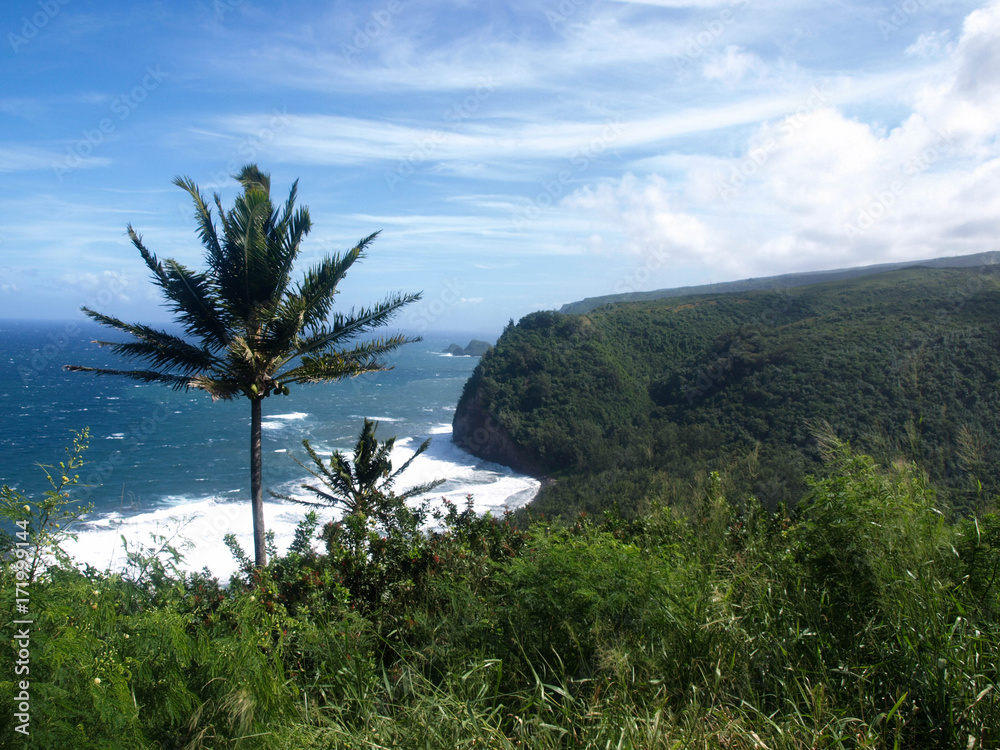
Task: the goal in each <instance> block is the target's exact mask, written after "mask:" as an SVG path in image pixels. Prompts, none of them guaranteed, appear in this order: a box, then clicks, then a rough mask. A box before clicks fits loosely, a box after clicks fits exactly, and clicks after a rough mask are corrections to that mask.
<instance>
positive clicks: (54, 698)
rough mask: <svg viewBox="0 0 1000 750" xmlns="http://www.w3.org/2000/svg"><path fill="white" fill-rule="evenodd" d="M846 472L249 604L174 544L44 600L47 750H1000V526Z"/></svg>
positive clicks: (490, 545) (919, 485) (308, 582)
mask: <svg viewBox="0 0 1000 750" xmlns="http://www.w3.org/2000/svg"><path fill="white" fill-rule="evenodd" d="M826 450H827V453H828V458H829V461H830V468H831V470H830V472H829V475H828V477H827V478H825V479H819V480H814V481H813V482H812V483H811V486H810V490H809V492H808V494H807V496H806V497H804V498H803V499H802V502H801V503H800V504H799V506H798V508H797V509H796V511H795V512H794V513H790V512H787V511H784V510H782V509H779V511H778V512H775V513H768V512H765V511H764V510H763V509H762V508H761V507H760V505H759V504H758V503H757V502H756V501H755V500H754V499H753V498H745V497H741V498H727V497H726V496H725V494H724V489H725V487H726V482H725V477H718V476H714V475H713V476H710V477H707V478H706V480H705V482H704V484H703V485H702V486H701V487H699V488H698V490H697V492H695V493H693V494H692V495H691V496H690V498H689V500H688V501H687V502H686V503H684V504H674V505H672V506H670V507H668V506H666V505H664V504H662V503H660V502H658V498H657V497H655V496H654V497H650V498H649V502H650V507H651V511H650V513H648V514H647V515H645V516H643V517H641V518H637V519H630V520H625V519H622V518H620V517H617V516H615V515H613V514H609V515H607V516H606V517H604V518H602V519H596V520H595V519H588V518H586V517H581V518H580V519H579V520H578V521H577V522H576V523H575V524H574V525H572V526H568V527H567V526H559V525H556V524H549V523H545V522H542V521H536V522H535V523H533V524H532V525H530V526H529V527H527V528H526V529H520V530H519V529H516V528H514V527H512V526H511V525H509V524H508V523H507V522H506V520H504V519H492V518H489V517H486V518H482V517H477V516H475V514H473V513H471V511H470V510H468V509H466V510H464V511H459V509H457V508H452V509H451V510H450V511H449V512H448V514H447V516H446V517H445V518H443V519H442V524H443V530H441V531H438V532H427V533H409V534H403V535H402V536H396V537H390V538H385V539H382V538H377V537H372V538H370V539H368V540H367V541H366V543H365V544H357V543H355V542H356V541H357V540H352V539H350V538H348V536H349V533H350V531H349V530H345V529H344V528H343V527H341V528H327V529H324V531H323V533H322V535H321V536H322V539H323V540H324V548H323V549H321V550H319V551H316V550H312V549H310V548H309V547H308V545H305V544H298V545H297V548H296V550H295V551H294V552H292V553H289V554H288V555H286V556H285V557H282V558H278V559H276V560H274V561H273V562H272V563H271V565H270V566H269V567H268V568H267V569H266V570H264V571H262V572H257V573H252V572H248V573H246V574H245V575H242V576H240V577H236V578H234V579H233V580H232V581H231V582H230V584H229V586H228V587H221V586H219V584H218V582H216V581H214V580H212V579H206V578H205V577H203V576H196V575H195V576H192V575H185V574H181V573H178V572H177V570H176V568H174V567H172V566H171V565H170V564H169V562H170V559H171V554H172V550H169V549H167V550H165V549H164V548H163V547H160V548H158V549H151V550H146V551H145V552H137V553H136V554H137V555H138V557H136V558H135V559H134V560H133V562H134V563H135V564H134V565H133V566H132V567H131V568H130V571H131V572H130V573H128V572H127V573H126V574H124V575H111V574H106V573H99V572H96V571H93V570H86V571H81V570H77V569H74V568H72V567H71V566H68V565H65V564H63V565H60V564H58V563H56V564H53V565H52V566H51V567H49V568H48V569H47V570H46V571H45V572H44V574H43V575H41V576H40V577H39V579H38V580H37V581H33V583H32V587H33V588H32V592H33V593H32V597H33V600H32V601H33V604H37V606H38V611H39V612H40V613H41V614H40V618H39V621H38V624H37V626H36V631H35V632H36V640H34V641H33V651H32V664H31V670H32V671H31V680H32V686H33V687H32V695H33V698H32V700H33V704H32V725H31V728H32V739H31V743H32V744H33V745H35V746H39V747H61V746H62V747H81V748H82V747H87V748H129V749H130V750H131V749H133V748H135V749H139V748H178V749H179V748H192V749H193V748H286V749H287V750H293V749H294V750H298V749H299V748H399V747H401V748H484V747H486V748H602V749H606V748H746V749H747V750H750V749H751V748H753V749H759V748H772V749H775V750H776V749H778V748H789V749H792V748H795V749H796V750H799V749H805V748H940V747H945V748H956V749H957V748H962V749H963V750H968V749H970V748H991V747H997V746H998V745H1000V696H998V694H997V680H998V674H997V669H998V666H997V665H998V663H1000V653H998V652H1000V624H998V615H1000V518H998V516H997V515H996V514H995V513H991V512H987V509H983V510H982V512H981V513H980V514H979V515H978V516H977V517H974V518H952V517H950V514H949V511H948V509H947V507H945V505H944V503H943V502H942V501H941V498H940V497H939V496H938V495H937V494H936V493H935V492H934V491H933V489H932V488H930V487H928V486H927V485H926V483H925V482H924V480H923V478H922V476H921V474H920V472H919V471H917V470H916V469H915V468H914V467H912V466H909V465H899V466H893V467H889V468H888V469H880V468H879V467H877V466H876V465H875V464H874V463H873V462H872V461H871V460H870V459H868V458H866V457H864V456H857V455H854V454H852V453H851V452H850V450H849V449H848V448H847V446H845V445H843V444H840V443H837V442H836V441H833V440H828V441H827V443H826ZM8 510H10V512H12V513H13V512H14V510H16V508H13V507H12V508H9V509H8ZM358 533H361V532H358ZM365 533H368V532H365ZM345 534H347V535H348V536H345ZM143 554H145V555H146V558H145V559H141V558H142V556H143ZM164 555H166V556H165V557H164ZM163 560H166V564H165V563H164V562H163ZM12 571H13V566H11V565H7V566H5V567H4V572H3V574H2V575H3V580H2V583H3V586H2V589H0V607H2V608H9V609H7V610H6V611H11V610H12V609H13V606H14V602H13V598H14V589H13V580H14V579H13V572H12ZM35 597H37V599H36V598H35ZM14 648H15V646H14V643H13V641H4V642H3V644H2V647H0V662H2V663H5V664H9V665H11V664H13V662H14V659H15V657H14V653H15V651H14ZM3 680H4V681H2V682H0V699H2V700H3V702H4V705H8V706H9V705H11V704H12V702H13V696H14V694H15V692H16V691H15V688H14V682H13V681H12V680H11V678H10V670H8V671H7V672H6V673H5V674H4V676H3ZM3 721H4V722H5V724H4V726H3V729H2V734H0V737H2V742H3V743H4V746H5V747H18V746H23V745H24V743H23V742H21V740H22V738H21V736H20V735H17V734H15V733H14V732H13V727H12V726H11V724H10V721H11V719H10V714H9V713H7V714H5V715H4V718H3Z"/></svg>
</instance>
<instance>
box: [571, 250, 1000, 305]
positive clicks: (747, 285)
mask: <svg viewBox="0 0 1000 750" xmlns="http://www.w3.org/2000/svg"><path fill="white" fill-rule="evenodd" d="M997 263H1000V252H998V251H996V250H994V251H990V252H985V253H975V254H973V255H953V256H950V257H947V258H930V259H928V260H913V261H905V262H902V263H879V264H878V265H874V266H858V267H855V268H837V269H832V270H829V271H806V272H802V273H783V274H781V275H779V276H762V277H759V278H753V279H740V280H739V281H721V282H718V283H715V284H702V285H700V286H682V287H676V288H673V289H654V290H652V291H648V292H621V293H619V294H605V295H602V296H600V297H587V298H586V299H582V300H579V301H578V302H570V303H568V304H565V305H563V306H562V307H561V308H559V312H561V313H567V314H571V315H583V314H585V313H589V312H590V311H591V310H596V309H597V308H598V307H602V306H604V305H610V304H614V303H617V302H649V301H652V300H658V299H665V298H667V297H686V296H690V295H692V294H727V293H729V292H752V291H763V290H773V289H792V288H795V287H801V286H810V285H812V284H823V283H826V282H828V281H841V280H844V279H853V278H857V277H859V276H871V275H874V274H879V273H886V272H888V271H898V270H901V269H904V268H912V267H915V266H922V267H924V268H971V267H977V266H989V265H995V264H997Z"/></svg>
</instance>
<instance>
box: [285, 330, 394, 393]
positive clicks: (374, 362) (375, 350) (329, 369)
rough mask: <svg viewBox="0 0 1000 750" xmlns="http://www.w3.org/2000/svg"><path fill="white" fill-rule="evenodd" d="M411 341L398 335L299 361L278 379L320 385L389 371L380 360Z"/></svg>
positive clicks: (305, 357) (303, 358) (389, 368)
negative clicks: (370, 373)
mask: <svg viewBox="0 0 1000 750" xmlns="http://www.w3.org/2000/svg"><path fill="white" fill-rule="evenodd" d="M411 340H412V339H408V338H406V337H405V336H402V335H398V336H391V337H388V338H384V339H376V340H374V341H367V342H364V343H361V344H358V345H356V346H355V347H354V348H353V349H348V350H344V351H339V352H329V353H324V354H318V355H306V356H304V357H302V358H301V359H300V360H299V364H298V366H296V367H293V368H292V369H290V370H286V371H284V372H282V373H281V374H280V375H279V376H278V377H279V378H280V380H281V381H282V382H283V383H322V382H326V381H331V380H341V379H343V378H353V377H356V376H357V375H363V374H365V373H369V372H381V371H384V370H391V369H392V367H391V365H388V364H386V363H385V362H384V361H382V359H381V357H382V356H383V355H385V354H388V353H389V352H391V351H393V350H395V349H396V348H398V347H400V346H402V345H403V344H405V343H408V342H410V341H411Z"/></svg>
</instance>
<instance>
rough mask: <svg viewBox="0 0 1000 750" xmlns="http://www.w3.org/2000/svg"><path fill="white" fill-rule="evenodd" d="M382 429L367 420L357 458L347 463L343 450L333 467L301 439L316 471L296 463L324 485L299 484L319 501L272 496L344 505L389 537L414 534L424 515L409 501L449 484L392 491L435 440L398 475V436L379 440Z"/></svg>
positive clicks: (422, 447)
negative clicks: (394, 459) (394, 462)
mask: <svg viewBox="0 0 1000 750" xmlns="http://www.w3.org/2000/svg"><path fill="white" fill-rule="evenodd" d="M377 429H378V422H373V421H372V420H370V419H365V424H364V427H363V428H362V429H361V435H360V436H358V442H357V445H355V447H354V456H353V458H351V459H348V457H347V456H345V455H344V454H343V453H341V452H340V451H334V452H333V453H332V454H331V456H330V462H329V466H328V465H327V464H325V463H324V462H323V459H322V458H321V457H320V456H319V454H317V453H316V451H315V450H314V449H313V447H312V445H310V444H309V441H308V440H303V441H302V447H303V448H305V449H306V453H307V454H308V456H309V458H310V460H311V461H312V463H313V466H314V467H316V470H315V471H314V470H313V469H311V468H309V467H308V466H306V465H305V464H304V463H302V462H301V461H299V459H297V458H295V457H294V456H292V459H293V460H294V461H295V463H297V464H298V465H299V466H301V467H302V468H303V469H305V470H306V471H308V472H309V473H310V474H311V475H312V476H313V477H315V478H316V479H318V480H319V481H320V484H322V487H316V486H314V485H311V484H300V485H299V486H300V487H301V488H302V489H304V490H307V491H309V492H310V493H311V494H313V495H315V496H316V497H318V498H319V499H320V502H316V501H313V500H302V499H299V498H295V497H290V496H289V495H279V494H278V493H276V492H272V493H271V495H272V496H273V497H277V498H280V499H282V500H291V501H292V502H295V503H300V504H302V505H323V506H332V507H334V508H338V507H339V508H341V509H342V510H344V511H345V512H346V513H347V514H348V515H353V516H358V517H359V518H361V519H362V520H364V521H365V522H369V521H370V522H371V523H372V524H373V525H374V526H375V527H376V528H378V529H381V530H383V531H385V532H386V533H389V532H391V531H393V530H411V531H412V530H413V529H415V528H416V526H417V525H418V523H419V520H420V514H419V513H414V512H413V511H410V509H409V508H407V507H406V501H407V500H409V499H410V498H414V497H417V496H418V495H423V494H426V493H428V492H430V491H431V490H433V489H434V488H435V487H438V486H439V485H441V484H444V482H445V480H444V479H435V480H434V481H432V482H427V483H426V484H421V485H419V486H416V487H411V488H410V489H408V490H406V491H405V492H403V493H401V494H396V493H395V492H393V490H392V485H393V484H394V483H395V481H396V479H398V478H399V475H400V474H402V473H403V472H404V471H406V470H407V469H408V468H410V464H412V463H413V461H414V460H415V459H416V458H417V456H420V455H421V454H422V453H423V452H424V451H426V450H427V449H428V448H429V447H430V444H431V439H430V438H427V439H426V440H424V442H422V443H421V444H420V447H419V448H417V450H416V451H415V452H414V454H413V455H412V456H410V458H409V459H408V460H407V461H406V462H405V463H404V464H403V465H402V466H400V467H399V468H398V469H396V470H395V471H393V468H392V449H393V447H394V446H395V444H396V438H395V437H391V438H389V439H388V440H384V441H383V440H379V439H378V438H377V437H376V436H375V431H376V430H377Z"/></svg>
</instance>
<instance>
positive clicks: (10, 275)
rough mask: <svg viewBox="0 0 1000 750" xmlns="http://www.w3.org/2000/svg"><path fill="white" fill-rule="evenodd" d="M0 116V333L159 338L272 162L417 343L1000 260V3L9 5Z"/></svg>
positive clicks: (306, 250)
mask: <svg viewBox="0 0 1000 750" xmlns="http://www.w3.org/2000/svg"><path fill="white" fill-rule="evenodd" d="M0 123H2V126H0V220H2V222H3V231H2V232H0V318H51V319H73V318H76V317H79V316H80V313H79V308H80V307H81V306H84V305H86V306H89V307H94V308H96V309H98V310H100V311H101V312H105V313H109V314H113V315H116V316H118V317H121V318H124V319H126V320H131V321H136V322H158V321H165V320H168V319H169V311H168V310H166V309H165V308H164V307H163V306H162V304H161V300H160V298H159V297H158V296H157V291H156V289H155V288H154V287H153V285H152V284H151V283H150V282H149V278H148V272H147V270H146V268H145V266H144V265H143V263H142V261H141V259H140V258H139V255H138V253H137V252H136V250H135V249H134V248H133V247H132V246H131V245H130V244H129V242H128V239H127V237H126V235H125V228H126V226H127V225H128V224H130V223H131V224H132V225H133V226H134V227H135V228H136V230H137V231H138V232H139V233H140V234H141V235H142V237H143V239H144V242H145V243H146V245H147V247H149V248H150V249H151V250H152V251H153V252H154V253H156V254H157V255H158V256H160V257H161V258H163V257H172V258H175V259H177V260H178V261H181V262H182V263H185V264H187V265H189V266H191V267H194V268H202V267H203V265H204V264H203V260H202V258H203V248H202V247H201V245H200V244H199V241H198V237H197V235H196V233H195V231H194V226H195V224H194V219H193V208H192V206H191V203H190V198H189V197H187V196H186V194H185V193H184V192H183V191H181V190H180V189H179V188H177V187H176V186H174V185H173V184H172V180H173V179H174V178H175V177H177V176H188V177H190V178H191V179H193V180H194V182H195V183H197V184H198V186H199V187H200V188H201V189H202V191H203V192H205V193H206V194H211V193H215V192H218V193H220V194H221V197H222V201H223V205H229V204H231V203H232V200H233V198H234V196H235V195H236V192H237V191H236V186H235V183H234V182H233V180H232V178H231V175H232V174H233V173H235V172H236V171H238V170H239V168H240V167H241V166H243V165H244V164H246V163H251V162H253V163H257V164H259V165H260V166H261V168H263V169H264V170H265V171H268V172H270V173H271V177H272V195H273V196H274V197H275V198H276V199H278V200H284V198H285V197H286V196H287V193H288V190H289V189H290V188H291V185H292V183H293V182H294V181H295V180H296V179H298V180H299V188H298V190H299V202H300V204H302V205H306V206H308V207H309V210H310V214H311V217H312V221H313V230H312V232H311V234H310V235H309V237H308V238H307V239H306V241H305V242H304V243H303V246H302V255H301V265H300V268H305V267H306V266H307V265H308V264H311V263H314V262H316V261H317V260H319V259H320V258H321V257H323V256H324V255H330V254H334V253H338V252H343V251H345V250H348V249H349V248H350V247H352V246H353V245H354V244H355V243H356V242H357V241H358V240H359V239H360V238H362V237H365V236H367V235H368V234H371V233H372V232H374V231H381V234H380V236H379V237H378V239H377V240H376V241H375V243H374V244H373V245H372V247H371V250H370V252H369V253H368V255H367V256H366V257H365V258H364V259H363V260H362V261H361V262H360V263H359V264H358V265H356V266H355V267H354V268H353V269H352V271H351V272H350V273H349V274H348V276H347V277H346V278H345V280H344V281H343V282H342V284H341V295H340V297H339V298H338V302H337V304H338V306H340V308H341V309H344V310H346V309H348V308H350V307H352V306H360V305H368V304H371V303H372V302H374V301H376V300H381V299H383V298H385V297H386V296H387V295H388V294H390V293H392V292H397V291H400V292H417V291H420V292H422V293H423V298H422V299H421V300H420V302H418V303H415V304H413V305H411V306H410V307H409V308H407V309H406V310H404V311H402V312H401V314H400V315H399V316H398V318H397V319H396V321H394V323H395V327H396V328H401V329H404V330H407V331H410V332H415V333H419V332H424V331H438V330H463V331H471V330H474V331H483V332H487V333H499V331H500V330H501V329H502V327H503V326H504V325H505V324H506V323H507V321H508V319H511V318H513V319H515V320H517V319H519V318H520V317H521V316H523V315H526V314H527V313H529V312H532V311H535V310H541V309H558V308H559V307H560V306H561V305H563V304H564V303H568V302H572V301H575V300H578V299H582V298H584V297H588V296H596V295H602V294H612V293H619V292H625V291H640V290H650V289H658V288H667V287H675V286H683V285H690V284H701V283H710V282H719V281H727V280H735V279H741V278H747V277H757V276H766V275H772V274H779V273H788V272H798V271H809V270H818V269H827V268H842V267H849V266H857V265H868V264H871V263H881V262H891V261H897V260H914V259H920V258H933V257H941V256H948V255H964V254H968V253H975V252H982V251H987V250H997V249H1000V243H998V237H1000V142H998V132H1000V1H998V2H990V3H986V4H982V3H980V2H959V1H957V0H956V1H955V2H950V1H948V0H902V1H899V0H897V1H896V2H865V3H858V2H854V1H853V0H839V1H837V2H831V1H830V0H823V1H822V2H810V1H808V0H805V1H802V0H799V1H795V2H791V1H785V0H736V1H735V2H733V1H731V0H543V1H542V2H511V1H503V0H500V1H491V2H483V1H480V2H474V1H468V2H464V1H462V0H452V1H451V2H446V1H444V0H423V1H422V2H413V1H412V0H376V1H375V2H353V1H352V2H327V3H308V2H263V0H178V1H177V2H169V3H168V2H127V1H123V0H116V1H115V2H110V1H104V2H101V1H98V0H93V1H90V2H88V1H87V0H34V1H33V2H25V1H23V0H6V1H5V2H4V3H3V4H2V6H0ZM463 343H464V342H463Z"/></svg>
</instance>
